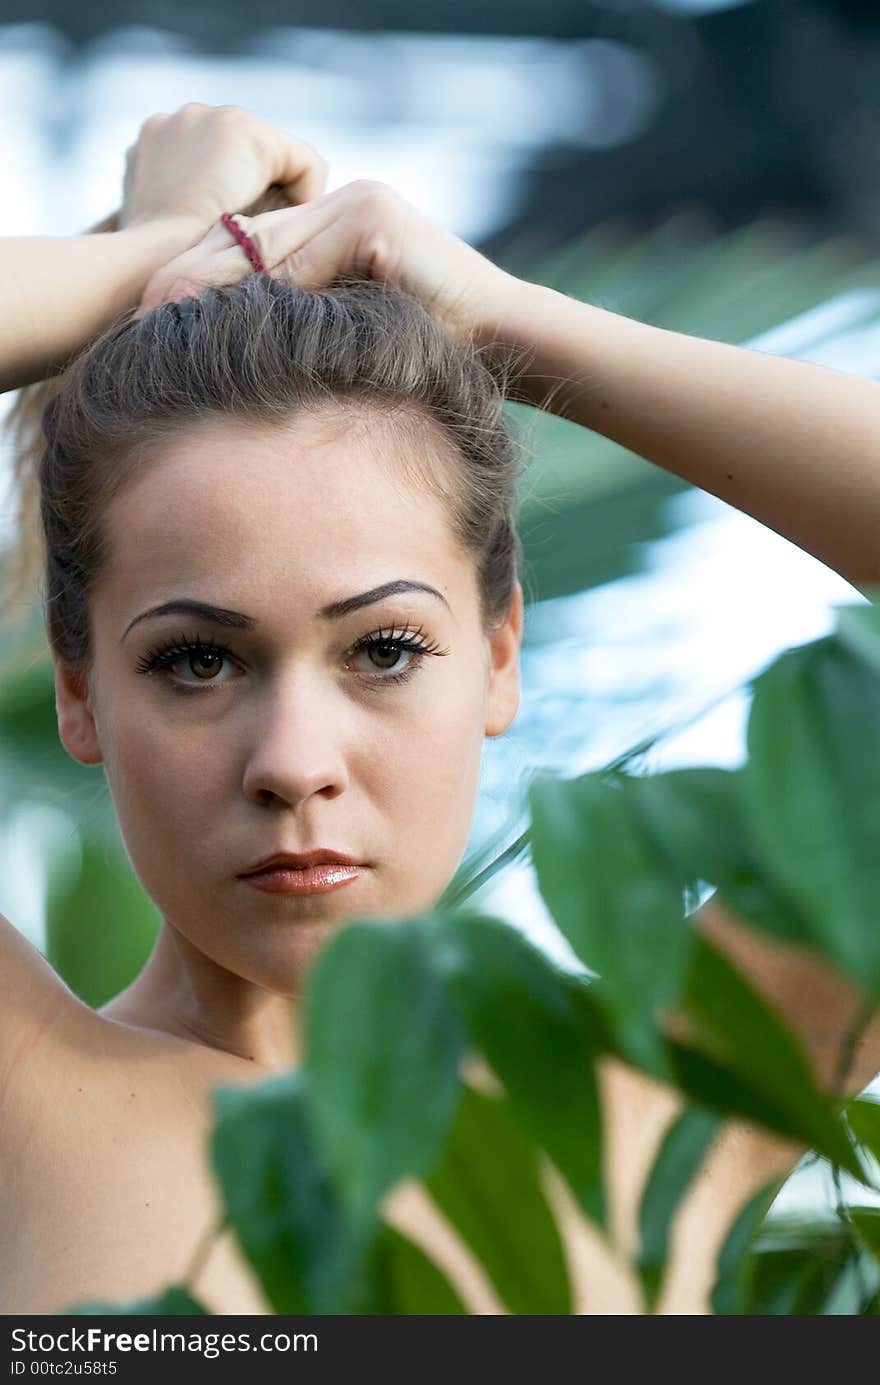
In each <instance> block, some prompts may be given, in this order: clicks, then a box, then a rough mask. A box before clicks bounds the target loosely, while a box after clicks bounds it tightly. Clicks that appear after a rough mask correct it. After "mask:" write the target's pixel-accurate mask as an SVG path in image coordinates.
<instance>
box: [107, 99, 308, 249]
mask: <svg viewBox="0 0 880 1385" xmlns="http://www.w3.org/2000/svg"><path fill="white" fill-rule="evenodd" d="M326 181H327V165H326V163H325V161H324V160H323V159H322V158H321V156H320V154H318V153H317V152H316V150H314V149H313V148H312V147H311V145H308V144H305V143H304V142H303V141H302V140H297V139H292V138H291V137H290V136H288V135H286V134H284V132H283V131H282V130H279V129H277V128H276V127H275V126H274V125H269V124H268V123H267V122H266V121H265V120H261V119H260V118H259V116H256V115H253V114H252V113H251V112H250V111H246V110H243V109H242V108H241V107H239V106H203V105H200V104H199V103H198V102H195V101H191V102H190V103H189V104H188V105H186V106H182V107H181V109H180V110H178V111H175V113H174V114H173V115H151V116H150V117H149V119H147V120H145V121H144V123H143V125H142V126H141V129H140V133H139V135H138V138H137V140H136V141H135V143H134V144H133V145H132V146H131V147H130V148H129V150H128V151H127V155H126V168H125V179H124V184H123V194H124V197H123V204H122V210H121V212H120V214H119V225H120V227H121V228H128V227H131V226H139V225H144V224H146V223H150V222H157V221H170V222H179V223H181V225H183V226H189V227H191V234H190V236H189V237H187V239H186V240H185V242H184V243H188V244H190V245H191V244H193V243H194V242H195V241H196V240H198V239H199V237H200V236H202V235H203V234H204V233H205V231H206V230H207V229H208V227H209V226H210V225H211V224H212V223H213V222H215V221H217V219H218V218H219V217H220V215H221V214H222V213H223V212H238V211H240V210H242V209H243V208H246V207H250V206H251V204H252V203H253V202H255V201H256V200H257V198H258V197H260V196H262V194H263V193H264V192H265V191H266V189H267V188H269V187H272V186H277V187H278V188H279V189H280V190H281V192H282V194H283V195H284V196H285V197H286V198H287V200H288V201H289V202H292V203H302V202H308V201H309V200H310V199H311V198H314V197H318V196H319V195H320V194H321V193H322V192H323V190H324V185H325V183H326Z"/></svg>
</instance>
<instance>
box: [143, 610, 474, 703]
mask: <svg viewBox="0 0 880 1385" xmlns="http://www.w3.org/2000/svg"><path fill="white" fill-rule="evenodd" d="M379 646H385V647H387V648H388V649H389V651H394V650H406V651H407V652H408V653H410V654H411V655H412V656H413V657H412V658H411V660H410V662H409V663H408V664H407V665H406V667H405V668H403V669H401V670H400V672H398V673H382V672H380V671H378V670H377V672H376V673H374V674H369V673H367V674H363V675H361V676H362V677H365V678H366V679H367V680H368V682H371V683H374V684H383V683H405V682H406V681H407V680H408V679H410V678H412V676H413V674H414V673H415V672H416V671H417V669H418V667H419V664H420V663H421V661H422V658H423V657H424V656H425V655H427V654H439V655H444V654H448V653H449V650H448V649H441V648H440V646H439V645H438V644H436V643H434V642H433V641H428V640H425V639H424V638H423V637H422V627H421V626H419V628H418V629H417V630H410V629H402V630H399V631H398V630H396V629H395V628H394V627H392V628H391V629H389V630H387V631H386V630H376V631H374V632H373V633H372V634H370V635H364V636H363V637H362V638H361V639H359V640H357V641H356V642H355V644H353V645H352V647H351V649H350V650H349V651H348V657H350V656H352V655H355V654H359V653H360V652H361V651H362V650H372V649H375V648H377V647H379ZM197 655H203V656H204V655H208V656H210V657H217V656H219V657H221V658H223V659H231V660H233V661H234V659H235V656H234V654H233V653H232V650H231V649H230V648H229V646H228V645H226V644H223V643H222V642H218V641H217V640H203V639H202V637H201V636H200V635H196V636H195V638H194V639H190V638H188V637H187V636H186V635H180V636H179V637H178V639H177V640H172V641H170V642H167V643H165V644H161V645H158V646H157V647H156V648H155V649H151V650H150V651H149V653H147V654H145V655H144V656H143V657H142V658H141V659H139V660H138V661H137V664H136V665H135V668H136V670H137V672H138V673H144V674H155V673H161V672H163V671H164V670H167V669H170V668H171V667H173V665H174V664H176V663H178V662H179V660H181V659H186V658H193V657H194V656H197ZM221 686H222V684H220V683H212V682H210V681H208V680H202V682H201V688H212V687H221ZM172 687H173V688H174V691H175V692H177V691H182V692H191V691H192V692H199V691H201V688H200V686H199V684H198V683H176V684H174V683H172Z"/></svg>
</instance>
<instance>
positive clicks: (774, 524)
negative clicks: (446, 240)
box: [487, 280, 880, 586]
mask: <svg viewBox="0 0 880 1385" xmlns="http://www.w3.org/2000/svg"><path fill="white" fill-rule="evenodd" d="M513 284H514V287H513V288H512V289H511V291H510V293H509V298H508V310H507V312H506V314H505V315H504V316H501V317H500V318H499V319H498V320H495V321H493V322H491V323H490V324H489V325H488V331H487V338H489V339H492V340H497V339H499V338H501V339H503V340H504V341H505V342H507V343H508V344H510V345H513V346H517V347H522V348H529V349H531V350H533V351H534V353H535V354H534V359H533V362H532V364H531V365H530V366H529V367H528V368H527V371H526V373H525V374H524V375H523V376H522V377H521V378H520V381H519V384H520V387H521V390H522V399H523V402H526V403H529V404H532V405H534V406H535V407H537V408H549V409H550V410H551V411H552V412H553V413H555V414H558V415H560V416H561V417H564V418H569V419H572V420H573V421H574V422H575V423H580V424H582V425H583V426H584V427H585V428H591V429H593V430H594V431H595V432H597V433H602V434H604V436H605V437H607V438H611V439H613V440H614V441H615V442H618V443H620V444H622V446H624V447H626V448H628V449H629V450H630V451H632V452H637V453H638V454H639V455H640V456H642V457H645V458H646V459H647V460H648V461H651V462H654V463H656V465H657V466H661V467H663V468H664V469H665V470H666V471H670V472H673V473H674V474H675V475H676V476H680V477H682V478H683V479H684V480H686V481H690V482H692V483H693V484H694V485H696V486H700V487H701V488H702V489H703V490H706V491H710V492H711V493H712V494H713V495H717V496H719V497H720V498H721V499H722V500H725V501H727V502H728V504H730V505H735V506H736V508H737V509H739V510H743V511H745V513H746V514H749V515H752V516H753V517H754V518H755V519H758V520H760V521H761V523H762V524H766V525H768V526H769V527H770V528H771V529H775V530H776V532H777V533H779V534H782V535H783V536H784V537H785V538H787V539H790V540H791V542H792V543H795V544H797V545H798V546H799V547H800V548H803V549H805V550H806V551H807V552H808V553H812V554H813V555H814V556H815V557H817V558H819V559H820V561H821V562H823V563H827V565H828V566H829V567H832V568H834V569H835V570H836V571H837V572H839V573H840V574H841V575H842V576H843V577H845V578H846V579H847V581H849V582H852V583H854V584H855V585H857V586H860V585H870V584H872V583H880V545H878V542H877V534H878V529H880V384H878V383H876V382H874V381H873V380H865V379H862V378H860V377H857V376H851V375H845V374H843V373H842V372H840V371H837V370H832V369H830V368H829V367H825V366H817V365H808V364H805V363H803V362H799V361H791V360H788V359H785V358H783V357H777V356H770V355H764V354H762V353H761V352H758V351H751V350H747V349H745V348H743V347H739V346H728V345H725V344H723V343H721V342H714V341H704V340H701V339H700V338H697V337H689V336H684V335H682V334H681V333H679V332H669V331H665V330H664V329H662V328H659V327H649V326H646V325H645V324H643V323H640V322H635V321H633V320H632V319H630V318H626V317H621V316H618V315H617V314H616V313H612V312H608V311H606V310H605V309H603V308H594V307H592V306H590V305H589V304H586V303H580V302H578V301H577V300H575V299H573V298H568V297H566V296H565V295H564V294H561V293H558V292H557V291H556V290H554V289H549V288H544V287H542V286H540V285H536V284H529V283H524V282H523V281H520V280H514V281H513Z"/></svg>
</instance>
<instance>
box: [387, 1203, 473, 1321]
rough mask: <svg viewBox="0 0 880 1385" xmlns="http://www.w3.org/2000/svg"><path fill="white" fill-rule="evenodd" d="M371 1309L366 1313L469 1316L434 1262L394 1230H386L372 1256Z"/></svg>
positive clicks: (419, 1248) (388, 1228) (418, 1247)
mask: <svg viewBox="0 0 880 1385" xmlns="http://www.w3.org/2000/svg"><path fill="white" fill-rule="evenodd" d="M366 1273H367V1275H368V1278H369V1283H370V1299H369V1307H363V1308H362V1309H361V1312H363V1313H375V1314H380V1315H385V1314H393V1315H395V1316H401V1315H404V1314H407V1315H409V1314H417V1315H419V1316H424V1315H430V1316H431V1317H437V1316H440V1315H444V1316H448V1315H450V1314H462V1313H464V1314H467V1308H466V1307H465V1305H464V1304H463V1303H462V1301H461V1299H460V1298H459V1296H458V1294H457V1293H456V1291H455V1289H454V1288H453V1287H452V1285H451V1284H450V1283H449V1280H448V1279H447V1278H446V1276H445V1275H444V1274H443V1272H442V1270H440V1269H439V1268H438V1266H437V1265H435V1263H434V1261H433V1260H431V1259H430V1257H429V1256H427V1255H426V1254H425V1252H424V1251H423V1250H422V1249H421V1247H420V1246H417V1245H415V1244H414V1242H413V1241H411V1240H409V1238H408V1237H406V1236H402V1235H401V1233H400V1232H399V1231H398V1230H397V1229H396V1228H395V1227H393V1226H387V1225H386V1226H383V1227H382V1230H381V1232H380V1233H379V1236H378V1237H377V1239H376V1241H375V1243H374V1245H373V1247H372V1249H371V1251H370V1256H369V1261H368V1263H367V1270H366Z"/></svg>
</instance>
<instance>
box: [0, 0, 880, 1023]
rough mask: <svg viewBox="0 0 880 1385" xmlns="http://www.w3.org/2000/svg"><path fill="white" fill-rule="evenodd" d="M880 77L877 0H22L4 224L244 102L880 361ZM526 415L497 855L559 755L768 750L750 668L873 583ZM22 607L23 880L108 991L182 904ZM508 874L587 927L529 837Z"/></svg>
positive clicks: (623, 265)
mask: <svg viewBox="0 0 880 1385" xmlns="http://www.w3.org/2000/svg"><path fill="white" fill-rule="evenodd" d="M878 75H880V8H878V7H877V6H876V5H874V4H871V3H868V0H863V3H859V0H845V2H844V0H595V2H594V3H583V2H582V0H542V3H541V4H537V3H534V0H483V3H482V4H481V5H480V6H474V5H473V4H465V3H464V2H463V0H447V3H445V4H443V5H442V6H441V5H439V4H433V3H426V4H422V5H421V6H413V5H411V4H406V5H405V4H403V3H402V0H381V2H380V0H372V3H367V4H364V3H363V0H361V3H355V0H320V3H318V2H317V0H302V3H288V4H276V3H272V2H271V0H249V3H248V4H247V5H239V4H232V3H230V0H219V2H218V0H211V3H210V4H209V3H208V2H207V0H202V2H200V3H189V4H185V3H173V4H172V3H170V2H169V0H160V3H152V4H150V5H145V4H139V3H137V0H118V2H117V3H116V4H115V5H114V6H113V8H112V10H111V9H110V8H109V7H107V6H105V5H98V4H96V3H93V2H92V0H78V3H77V4H76V6H71V5H69V4H62V3H60V0H55V2H54V3H49V2H48V0H45V3H42V4H41V3H39V0H33V3H31V2H30V0H20V2H19V3H9V0H0V171H2V178H3V187H4V190H5V197H4V199H3V202H2V205H0V222H2V224H0V233H2V234H5V235H22V234H28V233H40V234H70V233H76V232H78V231H82V230H85V229H86V228H87V227H88V226H90V225H92V224H94V223H95V222H97V221H98V220H99V219H100V218H102V217H103V216H105V215H106V214H108V213H109V212H111V211H113V210H114V209H115V208H116V207H117V206H118V204H119V196H120V187H121V178H122V171H123V162H124V154H125V150H126V148H127V146H128V145H129V144H130V143H131V142H132V141H133V140H134V138H135V136H136V134H137V131H138V128H139V126H140V124H141V122H142V121H143V120H144V119H145V118H146V116H147V115H149V114H151V113H152V112H154V111H172V110H174V109H176V108H177V107H178V106H180V105H182V104H184V103H185V102H187V101H203V102H207V103H210V104H218V105H219V104H224V103H234V104H238V105H242V106H246V107H249V108H250V109H252V110H254V111H256V112H258V113H259V114H260V115H261V116H264V117H265V118H267V119H268V120H271V121H273V122H274V123H276V124H278V125H280V126H282V127H284V128H285V129H288V130H290V131H291V132H293V133H295V134H297V135H298V136H300V137H302V138H304V139H306V140H308V141H309V142H310V143H312V144H313V145H315V146H316V147H317V148H318V149H319V150H320V151H321V152H322V154H323V155H324V156H325V157H326V158H327V160H328V161H329V165H330V176H329V182H328V190H331V189H333V188H336V187H339V186H340V185H342V184H344V183H347V182H349V181H351V180H352V179H354V178H360V177H368V178H375V179H379V180H381V181H383V182H387V183H390V184H391V185H392V186H394V187H395V188H397V189H398V190H399V191H400V192H401V193H403V195H404V196H405V197H407V198H408V199H409V200H410V201H411V202H413V203H414V204H415V205H416V206H417V207H418V208H419V209H420V210H421V212H422V213H423V214H424V215H425V216H427V217H428V218H430V219H432V220H434V221H436V222H438V223H441V224H443V225H445V226H447V227H449V229H451V230H452V231H454V232H455V233H456V234H458V235H459V236H462V237H463V238H465V239H466V240H468V241H469V242H470V243H472V244H474V245H476V246H477V247H478V248H479V249H481V250H482V251H483V252H484V253H486V254H488V255H489V256H490V257H491V258H493V259H494V260H496V261H497V262H498V263H500V264H502V265H503V266H504V267H505V268H507V269H508V270H510V271H512V272H514V273H517V274H519V275H521V276H522V277H525V278H529V279H532V280H534V281H536V282H542V283H546V284H551V285H553V286H554V287H555V288H557V289H560V290H561V291H563V292H565V293H568V294H571V295H572V296H574V297H578V298H582V299H585V300H587V301H590V302H593V303H596V304H598V305H599V306H601V307H604V308H609V309H611V310H614V311H620V312H622V313H625V314H627V315H629V316H632V317H637V318H640V319H641V320H644V321H648V322H653V323H656V324H657V325H660V326H663V327H667V328H672V329H675V330H680V331H684V332H688V333H692V334H696V335H702V336H708V337H713V338H716V339H718V340H725V341H730V342H736V343H743V344H747V345H750V346H753V347H757V348H759V349H761V350H764V351H770V352H780V353H782V354H785V355H789V356H795V357H801V358H803V359H806V360H812V361H816V362H819V363H824V364H827V365H833V366H838V367H840V368H842V369H845V370H848V371H852V372H854V373H857V374H863V375H869V376H874V377H875V378H876V377H877V376H878V375H880V261H878V258H877V256H876V251H875V246H876V239H877V232H878V229H880V177H878V172H877V149H878V148H880V82H878ZM694 388H695V389H698V388H699V381H698V380H695V382H694ZM10 403H11V398H10V397H9V396H6V397H5V398H4V400H2V401H0V421H2V417H3V415H4V414H5V411H6V409H7V408H8V406H9V404H10ZM510 415H511V420H512V422H513V423H514V425H515V426H516V427H517V428H519V429H520V430H521V433H522V436H523V438H524V440H525V441H526V443H527V446H528V449H529V455H530V457H531V459H532V460H531V462H530V466H529V470H528V474H527V477H526V482H525V492H524V499H523V510H522V532H523V539H524V543H525V549H526V557H527V577H528V584H529V586H528V590H529V591H530V592H531V594H532V595H533V596H534V598H535V600H534V603H533V604H532V605H531V607H530V609H529V611H528V614H527V617H526V630H525V638H524V648H523V659H522V672H523V702H522V708H521V711H520V714H519V717H518V718H517V720H516V722H515V723H514V725H513V727H512V728H511V730H510V731H509V732H508V733H507V734H506V735H505V736H504V737H502V738H501V739H500V740H494V741H490V742H487V744H486V747H485V752H484V765H483V785H482V793H481V797H480V803H479V807H478V811H477V815H476V818H475V822H474V829H473V833H472V839H471V842H470V845H469V852H468V857H467V858H466V861H465V868H464V873H465V874H467V871H470V872H471V874H473V872H474V871H475V870H476V869H478V868H479V867H480V866H484V865H486V863H487V862H489V863H491V862H492V861H493V860H496V859H497V858H498V857H499V855H502V854H503V853H504V849H505V847H506V846H509V845H510V844H511V843H514V842H515V841H516V840H517V838H518V837H519V835H520V834H521V832H522V831H523V827H524V816H523V802H524V790H525V784H526V782H527V778H528V776H529V774H530V773H531V772H532V771H534V770H535V769H536V768H553V769H558V770H560V771H561V772H563V773H565V774H573V773H577V772H580V771H584V770H587V769H590V768H595V767H598V766H600V765H602V764H604V763H606V762H607V761H609V760H611V759H614V758H616V757H619V756H622V755H624V754H626V753H627V752H628V751H630V750H631V749H632V748H633V747H640V751H639V756H638V762H639V763H640V765H642V766H643V767H656V766H660V765H672V764H698V763H703V764H706V763H714V764H724V765H733V764H736V763H738V762H739V760H740V759H741V757H742V755H743V728H744V724H745V717H746V714H747V709H748V696H747V692H746V689H745V687H744V683H745V680H747V679H748V678H749V677H750V676H751V675H752V674H754V673H755V672H756V671H757V670H758V669H759V668H761V667H762V666H763V665H764V664H765V663H766V662H767V661H768V660H769V659H770V658H771V657H772V656H773V655H774V654H775V653H777V652H778V651H779V650H781V649H783V648H785V647H786V646H788V645H791V644H797V643H800V642H802V641H805V640H807V639H811V638H813V637H815V636H817V635H819V634H821V633H823V632H824V631H825V630H826V629H828V628H829V626H830V624H831V621H832V617H831V608H832V606H833V604H834V603H835V602H839V601H842V600H854V599H858V597H857V593H856V592H855V591H854V590H853V589H852V588H851V587H850V586H849V585H848V584H847V583H846V582H845V581H843V579H842V578H840V577H838V576H837V575H835V574H834V573H832V572H830V571H829V570H828V569H827V568H825V567H824V566H823V565H822V564H820V563H818V562H817V561H815V560H814V559H812V558H810V557H808V556H807V555H805V554H803V553H801V552H800V551H799V550H797V549H795V548H794V547H793V546H792V545H790V544H788V543H787V542H785V541H784V540H783V539H781V538H780V537H779V536H778V535H776V534H774V533H772V532H771V531H769V530H767V529H766V528H763V527H762V526H761V525H759V524H757V523H756V522H755V521H752V520H750V519H748V518H746V517H744V516H742V515H740V514H738V513H737V512H736V511H734V510H732V509H730V508H729V507H728V506H726V505H724V504H723V503H722V502H720V501H718V500H716V499H715V498H713V497H711V496H707V495H705V494H703V493H701V492H699V491H696V490H694V489H693V488H691V487H688V486H686V485H684V484H682V483H681V482H679V481H677V480H676V479H675V478H672V477H670V476H668V475H666V473H664V472H662V471H660V470H659V469H658V468H656V467H653V466H651V465H650V464H649V463H647V462H645V461H643V460H641V459H640V458H637V457H634V456H632V455H631V454H628V453H626V452H624V451H623V450H622V449H620V448H618V447H616V446H615V445H613V444H611V443H608V442H607V441H606V440H604V439H602V438H600V437H597V436H594V435H591V434H589V433H587V432H586V431H585V430H584V429H579V428H577V427H576V426H574V425H571V424H567V423H564V422H560V421H559V420H555V419H552V418H549V417H546V416H544V415H540V414H537V413H535V412H534V411H531V410H526V409H518V408H516V407H515V406H510ZM4 443H5V450H4V451H3V453H2V455H0V498H2V503H0V544H3V543H8V541H9V536H10V534H11V533H12V529H13V524H14V497H13V495H12V492H11V488H10V487H9V482H8V478H9V462H10V454H9V443H8V439H5V440H4ZM15 614H16V617H17V622H18V623H17V626H16V628H15V629H14V630H13V631H8V632H6V633H5V634H4V635H3V636H2V638H0V910H2V911H3V912H4V913H5V914H7V915H8V916H9V917H10V918H11V919H12V920H13V921H14V922H15V923H16V924H17V926H18V927H19V928H21V929H22V931H23V932H24V933H25V934H26V935H27V936H28V937H29V938H31V940H32V941H33V942H34V943H35V944H36V945H37V946H38V947H39V948H40V949H41V950H43V951H44V952H46V953H47V955H48V956H49V957H50V960H52V962H53V964H54V965H55V966H56V967H57V968H58V969H59V971H60V972H61V974H62V975H63V976H64V977H65V979H66V980H68V982H69V984H70V985H71V986H73V988H74V989H75V990H77V992H78V993H79V994H81V995H82V996H83V997H84V998H85V999H87V1000H88V1001H89V1002H90V1003H93V1004H100V1003H102V1002H103V1000H105V999H106V998H108V996H109V995H111V994H114V993H115V991H116V990H118V989H120V988H121V986H122V985H124V984H125V983H126V981H127V980H128V979H130V976H131V975H132V974H133V972H134V971H135V970H137V968H138V967H139V966H140V964H141V963H142V961H143V960H144V958H145V956H146V953H147V951H148V950H149V946H150V943H151V940H152V936H153V933H154V931H155V927H156V923H157V918H156V912H155V910H154V909H153V907H152V905H151V904H150V902H149V901H148V900H145V899H144V897H143V895H142V892H141V891H140V887H139V886H138V884H137V882H136V880H135V879H134V877H133V875H132V872H131V871H130V868H129V867H128V864H127V861H126V859H125V856H124V852H123V850H122V847H121V843H120V841H119V837H118V832H117V831H116V828H115V824H114V822H113V817H112V812H111V811H110V805H109V797H108V795H107V793H106V789H105V786H104V782H103V777H102V772H101V771H100V770H91V771H90V770H86V769H82V768H81V767H80V766H77V765H75V764H73V762H72V761H70V760H69V758H68V757H67V756H66V755H65V754H64V752H63V750H62V749H61V748H60V745H59V744H58V740H57V731H56V729H55V722H54V715H55V714H54V699H53V693H52V686H51V665H50V661H49V659H48V653H47V650H46V647H45V640H44V638H43V635H42V627H41V617H40V608H39V593H38V592H34V593H33V594H32V596H31V599H30V600H29V601H26V602H25V604H24V605H23V607H22V608H21V610H20V611H18V612H16V613H15ZM475 902H477V903H478V904H479V905H480V906H485V907H486V908H488V909H491V910H492V911H494V912H498V913H501V914H503V915H504V916H506V917H508V918H510V919H511V920H513V921H514V922H516V923H518V924H519V925H520V926H521V927H522V928H523V929H524V930H525V931H526V932H527V933H529V934H530V936H532V937H533V938H534V939H535V940H536V941H538V942H539V943H541V944H542V945H543V946H546V947H547V948H548V949H549V950H550V951H552V952H553V953H554V955H556V956H557V957H558V958H560V959H561V960H564V959H565V957H566V955H567V949H566V947H565V945H564V943H563V942H562V940H561V939H560V937H559V935H558V934H557V933H556V930H555V929H554V928H553V926H552V924H551V922H550V920H549V918H548V917H547V915H546V912H545V911H544V909H543V906H542V904H541V901H540V899H539V897H538V894H537V890H536V888H535V882H534V875H533V872H532V869H531V866H530V863H529V860H528V854H527V852H515V853H513V854H512V855H511V856H510V858H509V859H508V860H507V863H506V864H505V866H504V867H503V868H502V869H500V870H496V871H494V872H491V871H490V872H489V877H488V878H487V883H486V884H485V885H484V886H483V887H482V888H481V889H480V891H479V892H478V895H477V897H476V901H475Z"/></svg>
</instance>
